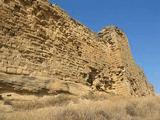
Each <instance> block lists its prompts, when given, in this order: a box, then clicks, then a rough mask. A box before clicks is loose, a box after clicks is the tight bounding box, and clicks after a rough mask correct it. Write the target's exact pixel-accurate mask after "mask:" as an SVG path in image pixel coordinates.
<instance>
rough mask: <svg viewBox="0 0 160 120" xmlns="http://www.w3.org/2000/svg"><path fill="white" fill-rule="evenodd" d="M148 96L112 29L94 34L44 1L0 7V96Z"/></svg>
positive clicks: (20, 0) (12, 1) (13, 1)
mask: <svg viewBox="0 0 160 120" xmlns="http://www.w3.org/2000/svg"><path fill="white" fill-rule="evenodd" d="M97 91H101V92H104V93H106V94H107V93H108V94H115V95H125V96H130V95H132V96H147V95H153V94H154V90H153V87H152V86H151V85H150V84H149V83H148V82H147V79H146V77H145V75H144V73H143V71H142V70H141V69H140V68H139V67H138V66H137V65H136V63H135V62H134V60H133V58H132V55H131V52H130V49H129V46H128V40H127V37H126V36H125V34H124V33H123V32H122V31H121V30H120V29H119V28H117V27H115V26H109V27H106V28H105V29H103V30H102V31H101V32H99V33H94V32H92V31H91V30H90V29H88V28H87V27H85V26H84V25H82V24H80V23H79V22H77V21H75V20H74V19H72V18H71V17H70V16H68V15H67V13H65V12H64V11H63V10H62V9H60V8H59V7H58V6H56V5H54V4H53V5H51V4H49V3H48V2H47V0H1V1H0V93H4V92H16V93H21V94H22V93H23V94H58V93H66V94H73V95H84V94H86V93H87V92H93V93H94V92H97Z"/></svg>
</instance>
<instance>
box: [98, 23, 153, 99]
mask: <svg viewBox="0 0 160 120" xmlns="http://www.w3.org/2000/svg"><path fill="white" fill-rule="evenodd" d="M98 35H99V37H100V38H101V42H103V43H104V44H105V45H106V49H107V53H108V55H107V59H108V62H109V66H110V67H109V68H110V70H109V71H110V72H109V75H110V78H112V80H113V81H114V84H112V88H114V89H115V92H116V93H118V94H123V95H124V94H125V95H130V94H131V95H133V96H146V95H150V94H153V93H152V92H153V89H152V86H151V85H150V84H149V83H147V79H146V77H145V75H144V72H143V71H142V70H141V69H140V68H139V66H137V65H136V63H135V62H134V59H133V57H132V54H131V52H130V49H129V48H130V47H129V44H128V39H127V37H126V35H125V34H124V32H122V31H121V30H120V29H119V28H117V27H115V26H110V27H107V28H105V29H103V30H102V31H101V32H99V33H98Z"/></svg>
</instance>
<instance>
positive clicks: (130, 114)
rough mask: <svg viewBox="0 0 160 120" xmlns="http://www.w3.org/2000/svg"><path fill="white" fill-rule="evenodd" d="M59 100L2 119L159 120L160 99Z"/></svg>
mask: <svg viewBox="0 0 160 120" xmlns="http://www.w3.org/2000/svg"><path fill="white" fill-rule="evenodd" d="M58 99H59V101H58V102H57V100H58ZM58 99H57V100H53V99H50V100H51V101H52V100H53V101H52V102H51V103H50V104H48V105H47V107H44V105H42V106H41V107H37V106H39V103H34V105H33V106H32V105H30V107H26V106H28V105H26V106H25V105H22V106H14V108H16V107H17V111H14V112H10V113H2V112H1V113H0V120H160V97H147V98H130V99H127V98H125V99H124V98H118V97H117V98H112V99H108V100H101V101H92V100H86V99H81V100H79V101H78V102H77V103H74V102H68V101H67V100H68V98H65V99H63V97H62V96H61V97H59V98H58ZM66 101H67V102H66ZM46 102H47V101H46ZM54 102H55V103H54ZM62 103H63V104H62ZM64 103H65V104H64ZM27 104H28V103H27ZM30 104H33V103H30ZM49 105H50V106H49ZM55 105H56V106H55ZM22 108H23V109H22Z"/></svg>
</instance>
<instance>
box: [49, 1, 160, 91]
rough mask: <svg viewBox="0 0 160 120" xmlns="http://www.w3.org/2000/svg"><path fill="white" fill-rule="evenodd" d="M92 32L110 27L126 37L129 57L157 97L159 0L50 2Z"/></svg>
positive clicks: (159, 88)
mask: <svg viewBox="0 0 160 120" xmlns="http://www.w3.org/2000/svg"><path fill="white" fill-rule="evenodd" d="M50 1H53V2H54V3H56V4H58V5H59V6H61V8H63V9H64V10H65V11H66V12H67V13H68V14H69V15H70V16H71V17H73V18H75V19H77V20H78V21H80V22H81V23H83V24H84V25H86V26H87V27H89V28H90V29H92V30H93V31H95V32H98V31H100V30H101V29H102V28H103V27H105V26H107V25H110V24H114V25H116V26H118V27H120V28H121V29H122V30H123V31H125V33H126V34H127V36H128V39H129V43H130V46H131V50H132V54H133V56H134V58H135V60H136V62H137V64H138V65H140V67H141V68H143V69H144V71H145V74H146V76H147V78H148V80H149V81H150V82H151V83H152V84H153V85H154V87H155V90H156V92H158V93H160V0H50Z"/></svg>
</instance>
